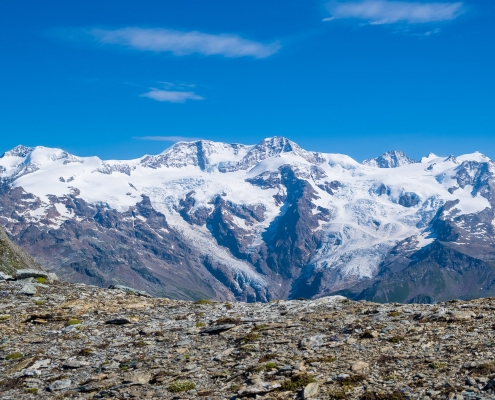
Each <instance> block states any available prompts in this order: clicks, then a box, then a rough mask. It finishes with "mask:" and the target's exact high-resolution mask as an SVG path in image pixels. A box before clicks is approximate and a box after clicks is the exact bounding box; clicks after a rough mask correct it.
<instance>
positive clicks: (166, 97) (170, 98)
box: [140, 89, 204, 103]
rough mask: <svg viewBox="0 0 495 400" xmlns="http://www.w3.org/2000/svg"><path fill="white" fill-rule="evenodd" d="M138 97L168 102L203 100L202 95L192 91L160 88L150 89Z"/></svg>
mask: <svg viewBox="0 0 495 400" xmlns="http://www.w3.org/2000/svg"><path fill="white" fill-rule="evenodd" d="M140 97H147V98H149V99H153V100H156V101H163V102H168V103H185V102H186V101H187V100H204V97H202V96H199V95H197V94H196V93H194V92H181V91H177V90H161V89H151V91H149V92H147V93H143V94H141V95H140Z"/></svg>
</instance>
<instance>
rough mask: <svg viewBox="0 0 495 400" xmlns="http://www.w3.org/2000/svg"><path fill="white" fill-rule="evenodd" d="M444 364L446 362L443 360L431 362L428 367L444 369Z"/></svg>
mask: <svg viewBox="0 0 495 400" xmlns="http://www.w3.org/2000/svg"><path fill="white" fill-rule="evenodd" d="M445 365H446V364H445V363H443V362H432V363H431V364H430V368H432V369H444V368H445Z"/></svg>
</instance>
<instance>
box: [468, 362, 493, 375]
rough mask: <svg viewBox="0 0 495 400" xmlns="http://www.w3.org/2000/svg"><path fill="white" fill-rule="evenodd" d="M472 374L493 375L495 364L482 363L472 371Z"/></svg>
mask: <svg viewBox="0 0 495 400" xmlns="http://www.w3.org/2000/svg"><path fill="white" fill-rule="evenodd" d="M472 373H473V374H474V375H489V374H492V373H495V363H493V362H489V363H482V364H479V365H478V366H477V367H476V368H474V369H473V371H472Z"/></svg>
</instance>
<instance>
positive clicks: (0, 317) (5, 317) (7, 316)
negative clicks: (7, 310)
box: [0, 315, 10, 321]
mask: <svg viewBox="0 0 495 400" xmlns="http://www.w3.org/2000/svg"><path fill="white" fill-rule="evenodd" d="M8 319H10V315H0V321H6V320H8Z"/></svg>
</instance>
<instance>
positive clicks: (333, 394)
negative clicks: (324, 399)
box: [327, 388, 348, 400]
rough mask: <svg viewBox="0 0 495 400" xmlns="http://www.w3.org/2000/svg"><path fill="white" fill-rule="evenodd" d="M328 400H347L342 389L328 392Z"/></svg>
mask: <svg viewBox="0 0 495 400" xmlns="http://www.w3.org/2000/svg"><path fill="white" fill-rule="evenodd" d="M327 394H328V398H329V399H331V400H341V399H347V398H348V395H347V393H346V392H345V390H344V389H343V388H332V389H330V390H329V391H328V393H327Z"/></svg>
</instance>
